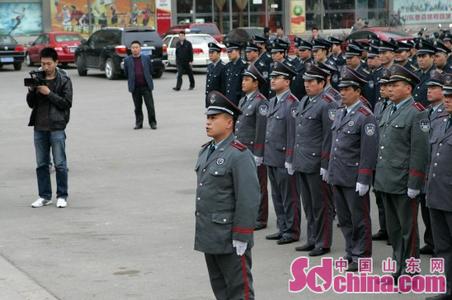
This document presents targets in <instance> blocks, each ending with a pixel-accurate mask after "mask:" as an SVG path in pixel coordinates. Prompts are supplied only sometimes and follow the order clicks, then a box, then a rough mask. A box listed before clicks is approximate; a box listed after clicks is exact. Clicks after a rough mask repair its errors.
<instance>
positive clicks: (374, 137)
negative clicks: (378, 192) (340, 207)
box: [328, 103, 378, 187]
mask: <svg viewBox="0 0 452 300" xmlns="http://www.w3.org/2000/svg"><path fill="white" fill-rule="evenodd" d="M344 111H346V108H345V107H344V108H342V109H338V110H337V113H336V118H335V120H334V123H333V126H332V130H333V143H332V146H331V159H330V164H329V172H328V175H329V180H328V182H329V183H330V184H333V185H339V186H344V187H355V185H356V182H359V183H362V184H366V185H370V184H371V182H372V174H373V171H374V170H375V165H376V163H377V147H378V125H377V122H376V119H375V116H374V115H373V114H372V112H371V111H370V110H369V109H368V108H366V107H365V106H364V104H362V103H359V104H358V105H357V106H355V107H353V108H352V110H351V111H350V112H349V113H347V115H345V116H344Z"/></svg>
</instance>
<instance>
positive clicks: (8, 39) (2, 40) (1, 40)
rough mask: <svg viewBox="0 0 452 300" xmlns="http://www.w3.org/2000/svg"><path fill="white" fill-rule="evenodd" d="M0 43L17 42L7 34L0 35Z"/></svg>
mask: <svg viewBox="0 0 452 300" xmlns="http://www.w3.org/2000/svg"><path fill="white" fill-rule="evenodd" d="M0 44H2V45H5V44H17V42H16V40H15V39H13V38H12V37H11V36H9V35H0Z"/></svg>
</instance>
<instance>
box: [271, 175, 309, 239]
mask: <svg viewBox="0 0 452 300" xmlns="http://www.w3.org/2000/svg"><path fill="white" fill-rule="evenodd" d="M268 178H269V179H270V184H271V187H272V200H273V207H274V208H275V213H276V222H277V225H278V229H279V233H280V234H281V235H282V236H284V237H290V238H292V239H295V240H299V239H300V220H301V210H300V206H301V204H300V194H299V192H298V189H297V182H296V178H295V175H289V174H288V173H287V170H286V168H279V167H268Z"/></svg>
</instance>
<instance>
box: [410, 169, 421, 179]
mask: <svg viewBox="0 0 452 300" xmlns="http://www.w3.org/2000/svg"><path fill="white" fill-rule="evenodd" d="M410 176H415V177H422V178H424V177H425V173H424V172H420V171H418V170H415V169H411V170H410Z"/></svg>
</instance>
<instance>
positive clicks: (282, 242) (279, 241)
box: [276, 236, 298, 245]
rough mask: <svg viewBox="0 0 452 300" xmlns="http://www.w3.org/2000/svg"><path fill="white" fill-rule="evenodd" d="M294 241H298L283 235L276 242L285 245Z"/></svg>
mask: <svg viewBox="0 0 452 300" xmlns="http://www.w3.org/2000/svg"><path fill="white" fill-rule="evenodd" d="M296 241H298V240H296V239H293V238H291V237H288V236H283V237H282V238H280V239H279V240H278V241H277V242H276V243H277V244H278V245H285V244H290V243H295V242H296Z"/></svg>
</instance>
